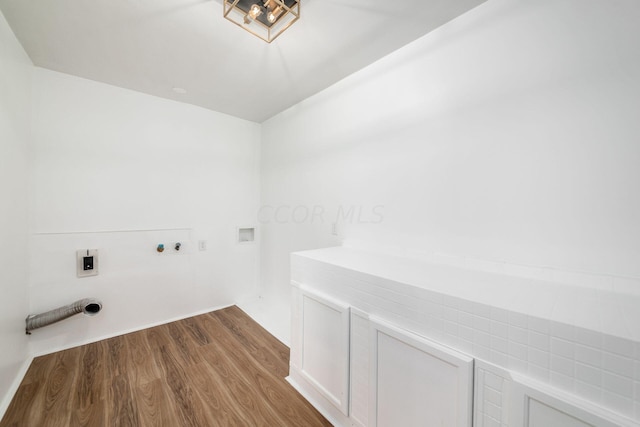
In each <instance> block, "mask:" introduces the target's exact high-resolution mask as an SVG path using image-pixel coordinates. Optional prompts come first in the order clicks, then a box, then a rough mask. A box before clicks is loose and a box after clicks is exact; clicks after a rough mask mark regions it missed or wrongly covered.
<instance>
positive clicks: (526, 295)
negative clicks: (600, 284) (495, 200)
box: [292, 247, 640, 341]
mask: <svg viewBox="0 0 640 427" xmlns="http://www.w3.org/2000/svg"><path fill="white" fill-rule="evenodd" d="M292 255H293V256H297V257H302V258H307V259H310V260H315V261H319V262H322V263H327V264H332V265H336V266H339V267H342V268H345V269H348V270H352V271H356V272H360V273H364V274H367V275H371V276H376V277H380V278H383V279H387V280H391V281H394V282H399V283H403V284H406V285H411V286H416V287H419V288H424V289H427V290H430V291H433V292H437V293H441V294H443V295H448V296H452V297H457V298H461V299H465V300H469V301H472V302H475V303H480V304H486V305H488V306H492V307H497V308H502V309H505V310H509V311H513V312H519V313H522V314H525V315H529V316H534V317H539V318H542V319H548V320H551V321H556V322H561V323H565V324H569V325H573V326H578V327H582V328H585V329H590V330H593V331H596V332H600V333H603V334H608V335H613V336H617V337H620V338H625V339H630V340H633V341H640V297H639V296H637V295H628V294H621V293H616V292H612V291H607V290H600V289H592V288H587V287H584V288H583V287H580V286H571V285H566V284H562V283H554V282H550V281H543V280H533V279H526V278H522V277H516V276H510V275H507V274H499V273H487V272H483V271H475V270H470V269H464V268H459V267H452V266H448V265H443V264H435V263H430V262H426V261H423V260H418V259H412V258H404V257H395V256H390V255H387V254H379V253H375V252H366V251H363V250H355V249H349V248H345V247H334V248H326V249H317V250H311V251H304V252H295V253H293V254H292Z"/></svg>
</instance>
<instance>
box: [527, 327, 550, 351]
mask: <svg viewBox="0 0 640 427" xmlns="http://www.w3.org/2000/svg"><path fill="white" fill-rule="evenodd" d="M529 345H530V346H532V347H535V348H537V349H538V350H543V351H549V336H548V335H546V334H541V333H539V332H536V331H531V330H530V331H529Z"/></svg>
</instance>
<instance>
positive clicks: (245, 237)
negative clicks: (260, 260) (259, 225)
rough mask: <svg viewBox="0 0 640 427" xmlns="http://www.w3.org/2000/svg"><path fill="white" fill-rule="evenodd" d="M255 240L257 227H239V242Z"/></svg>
mask: <svg viewBox="0 0 640 427" xmlns="http://www.w3.org/2000/svg"><path fill="white" fill-rule="evenodd" d="M255 240H256V228H255V227H238V243H253V242H254V241H255Z"/></svg>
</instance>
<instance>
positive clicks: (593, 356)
mask: <svg viewBox="0 0 640 427" xmlns="http://www.w3.org/2000/svg"><path fill="white" fill-rule="evenodd" d="M575 358H576V361H578V362H582V363H586V364H589V365H591V366H596V367H600V366H601V365H602V352H601V351H599V350H596V349H594V348H592V347H585V346H583V345H579V344H576V346H575Z"/></svg>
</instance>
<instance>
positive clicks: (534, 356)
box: [527, 347, 549, 369]
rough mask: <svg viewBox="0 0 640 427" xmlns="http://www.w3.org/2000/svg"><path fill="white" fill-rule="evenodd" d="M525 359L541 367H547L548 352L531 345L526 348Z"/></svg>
mask: <svg viewBox="0 0 640 427" xmlns="http://www.w3.org/2000/svg"><path fill="white" fill-rule="evenodd" d="M527 361H528V362H529V363H533V364H536V365H538V366H539V367H541V368H545V369H549V353H548V352H546V351H541V350H538V349H536V348H533V347H529V348H528V349H527Z"/></svg>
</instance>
